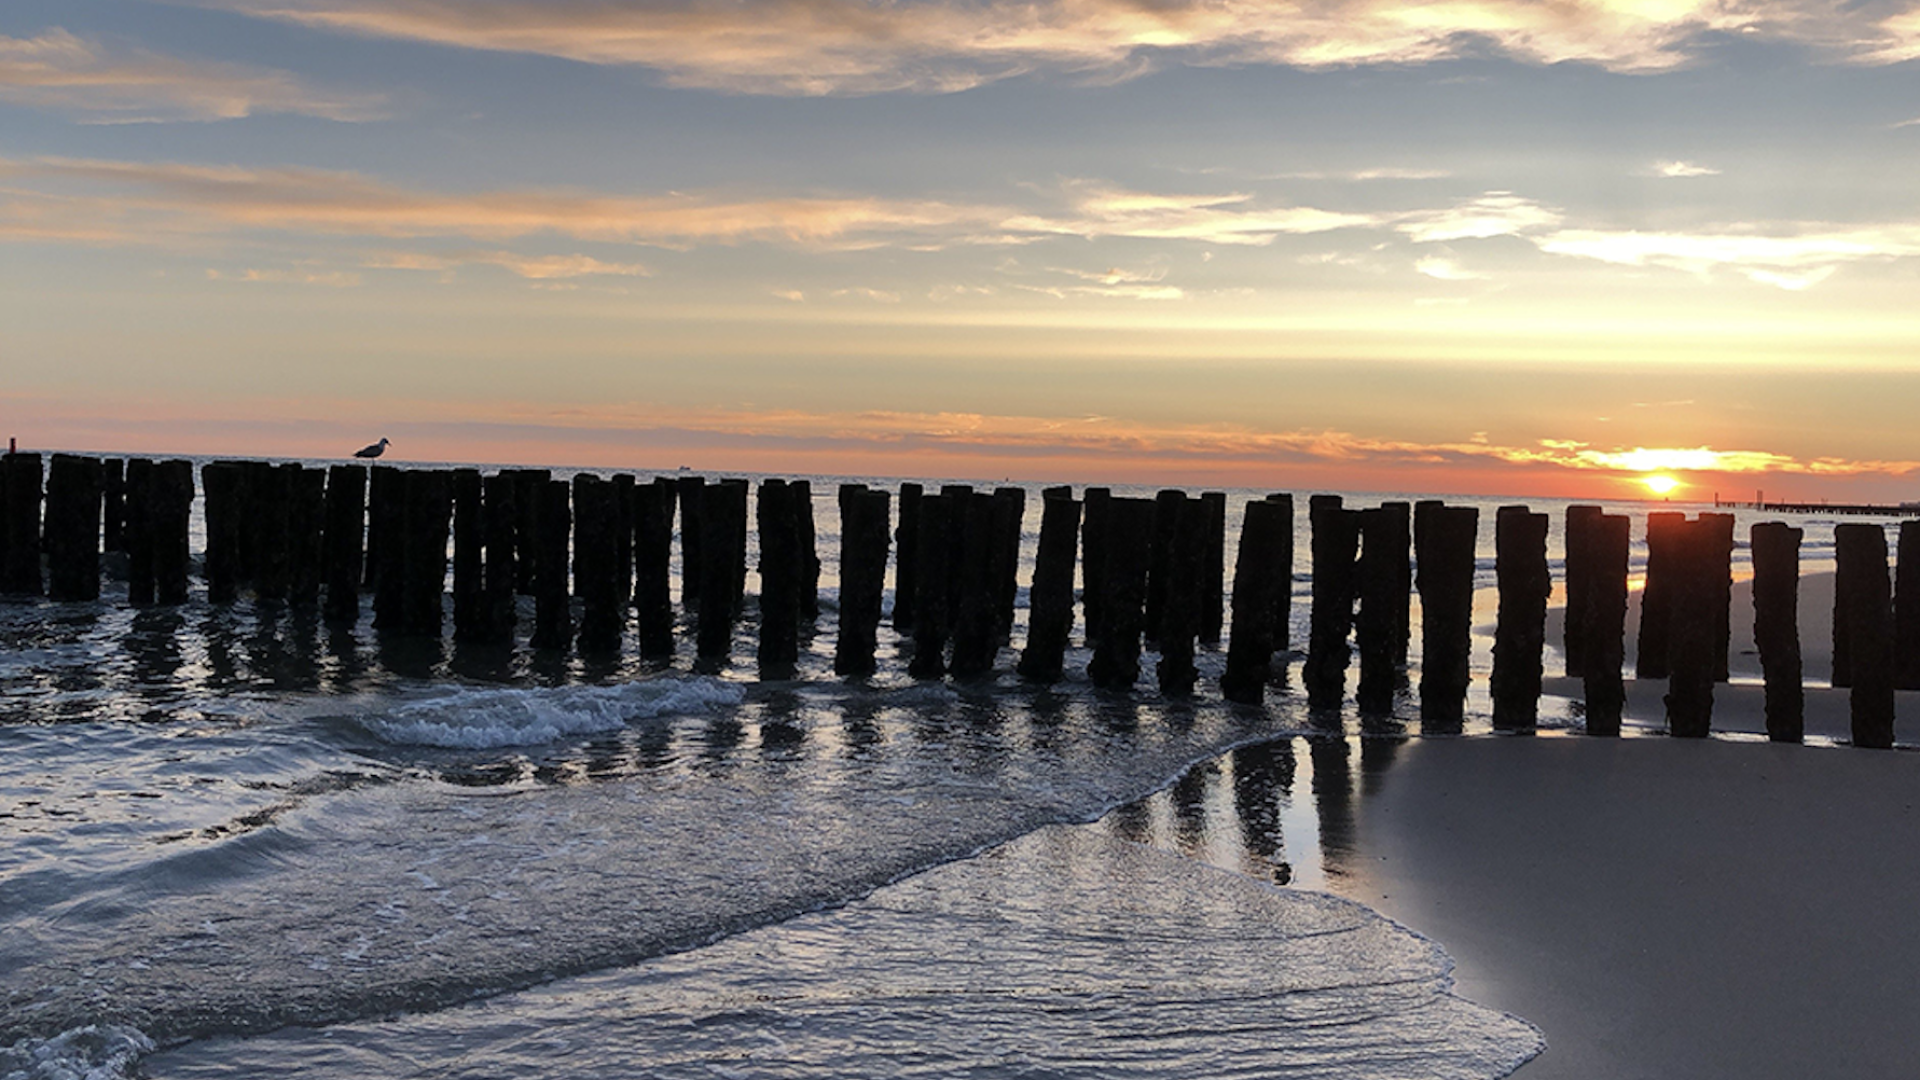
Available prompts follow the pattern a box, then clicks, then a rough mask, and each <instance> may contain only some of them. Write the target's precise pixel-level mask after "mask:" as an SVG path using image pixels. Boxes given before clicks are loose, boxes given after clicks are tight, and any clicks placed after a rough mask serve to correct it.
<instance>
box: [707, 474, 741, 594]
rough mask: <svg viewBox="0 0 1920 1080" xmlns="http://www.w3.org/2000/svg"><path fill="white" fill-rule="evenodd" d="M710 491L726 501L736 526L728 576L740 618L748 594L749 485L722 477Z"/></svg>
mask: <svg viewBox="0 0 1920 1080" xmlns="http://www.w3.org/2000/svg"><path fill="white" fill-rule="evenodd" d="M710 494H711V496H713V497H717V498H720V499H723V500H725V501H726V504H727V507H726V519H727V521H728V522H729V523H730V524H732V526H733V537H732V539H731V546H730V547H728V548H727V557H728V559H729V565H728V570H729V571H730V573H729V575H728V578H727V597H728V600H729V601H730V602H731V603H732V605H733V615H732V618H734V619H738V618H739V617H740V610H741V605H742V604H743V602H744V601H745V600H746V596H747V495H748V485H747V482H746V481H745V480H744V479H741V478H739V477H732V476H730V477H727V478H725V479H723V480H721V481H720V483H719V484H717V485H716V486H715V490H714V491H713V492H711V493H710Z"/></svg>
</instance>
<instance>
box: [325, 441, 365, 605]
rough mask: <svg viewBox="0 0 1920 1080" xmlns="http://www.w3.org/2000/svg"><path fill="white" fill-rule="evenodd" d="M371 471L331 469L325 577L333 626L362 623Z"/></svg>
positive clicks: (347, 466)
mask: <svg viewBox="0 0 1920 1080" xmlns="http://www.w3.org/2000/svg"><path fill="white" fill-rule="evenodd" d="M366 502H367V470H366V469H365V468H363V467H361V466H359V465H330V466H328V467H327V526H326V540H325V548H326V550H325V553H324V555H323V556H322V558H323V561H324V562H325V564H326V569H325V570H324V572H323V573H324V576H325V578H326V585H327V599H326V605H325V606H324V608H322V615H323V616H324V617H325V619H326V621H328V622H330V623H344V624H347V625H349V626H350V625H352V624H354V623H357V622H359V621H360V582H361V580H362V574H363V573H364V567H362V565H361V561H362V552H361V544H362V542H363V534H364V533H365V531H366V516H367V508H366Z"/></svg>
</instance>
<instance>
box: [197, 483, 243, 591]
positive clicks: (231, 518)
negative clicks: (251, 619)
mask: <svg viewBox="0 0 1920 1080" xmlns="http://www.w3.org/2000/svg"><path fill="white" fill-rule="evenodd" d="M240 482H241V472H240V464H239V463H238V462H233V461H210V462H208V463H207V464H205V465H203V466H201V468H200V486H201V488H202V489H203V491H204V493H205V496H206V498H205V503H204V506H203V507H202V510H203V512H204V513H205V515H206V523H207V552H206V569H205V573H206V576H207V601H208V602H209V603H214V604H231V603H233V601H234V599H235V597H237V596H238V595H239V592H240V516H241V514H242V513H243V512H244V511H245V507H244V506H242V504H241V500H240Z"/></svg>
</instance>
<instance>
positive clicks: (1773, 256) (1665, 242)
mask: <svg viewBox="0 0 1920 1080" xmlns="http://www.w3.org/2000/svg"><path fill="white" fill-rule="evenodd" d="M1533 239H1534V242H1535V243H1536V244H1538V245H1539V247H1540V250H1542V251H1544V252H1547V253H1548V254H1552V255H1575V256H1579V257H1582V258H1587V259H1597V260H1599V261H1601V262H1608V263H1614V264H1617V265H1622V266H1659V267H1666V268H1669V269H1674V270H1684V271H1687V272H1689V273H1695V274H1705V273H1708V272H1710V271H1714V270H1722V269H1724V270H1731V271H1734V272H1736V273H1740V274H1743V275H1745V276H1746V277H1747V278H1748V279H1750V280H1752V281H1755V282H1759V283H1760V284H1763V285H1773V286H1776V287H1779V288H1783V289H1789V290H1795V291H1797V290H1800V289H1805V288H1808V287H1810V286H1812V285H1816V284H1818V283H1819V282H1821V281H1824V280H1825V279H1826V278H1827V277H1829V276H1831V275H1832V274H1833V273H1834V272H1835V271H1836V270H1837V269H1839V268H1840V267H1841V266H1844V265H1847V264H1849V263H1856V262H1863V261H1879V260H1887V259H1897V258H1909V257H1913V256H1916V255H1920V225H1913V224H1904V223H1894V224H1888V225H1882V226H1877V227H1865V228H1851V229H1835V228H1832V227H1821V226H1818V225H1800V226H1788V227H1786V228H1782V229H1780V230H1779V231H1777V232H1772V233H1767V232H1761V231H1759V230H1757V229H1754V230H1748V231H1742V232H1732V231H1728V232H1701V233H1678V232H1634V231H1612V230H1601V229H1565V230H1559V231H1555V232H1553V233H1550V234H1547V235H1543V236H1538V237H1534V238H1533Z"/></svg>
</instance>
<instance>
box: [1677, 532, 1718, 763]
mask: <svg viewBox="0 0 1920 1080" xmlns="http://www.w3.org/2000/svg"><path fill="white" fill-rule="evenodd" d="M1717 533H1718V526H1717V525H1716V524H1715V523H1713V522H1711V521H1707V520H1705V515H1702V518H1701V519H1700V520H1695V521H1688V522H1684V523H1682V524H1680V525H1678V526H1677V527H1675V528H1674V530H1673V534H1672V548H1671V552H1672V556H1671V558H1672V561H1671V562H1670V563H1669V564H1668V565H1669V566H1670V568H1671V581H1672V582H1673V587H1672V591H1671V594H1670V601H1669V608H1668V616H1667V696H1666V706H1667V733H1668V734H1669V735H1673V736H1676V737H1678V738H1688V739H1703V738H1706V737H1707V735H1708V734H1710V733H1711V732H1712V730H1713V667H1714V664H1713V648H1714V634H1715V619H1714V595H1715V592H1716V590H1715V588H1714V581H1713V578H1714V562H1715V560H1714V545H1715V541H1716V537H1717Z"/></svg>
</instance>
